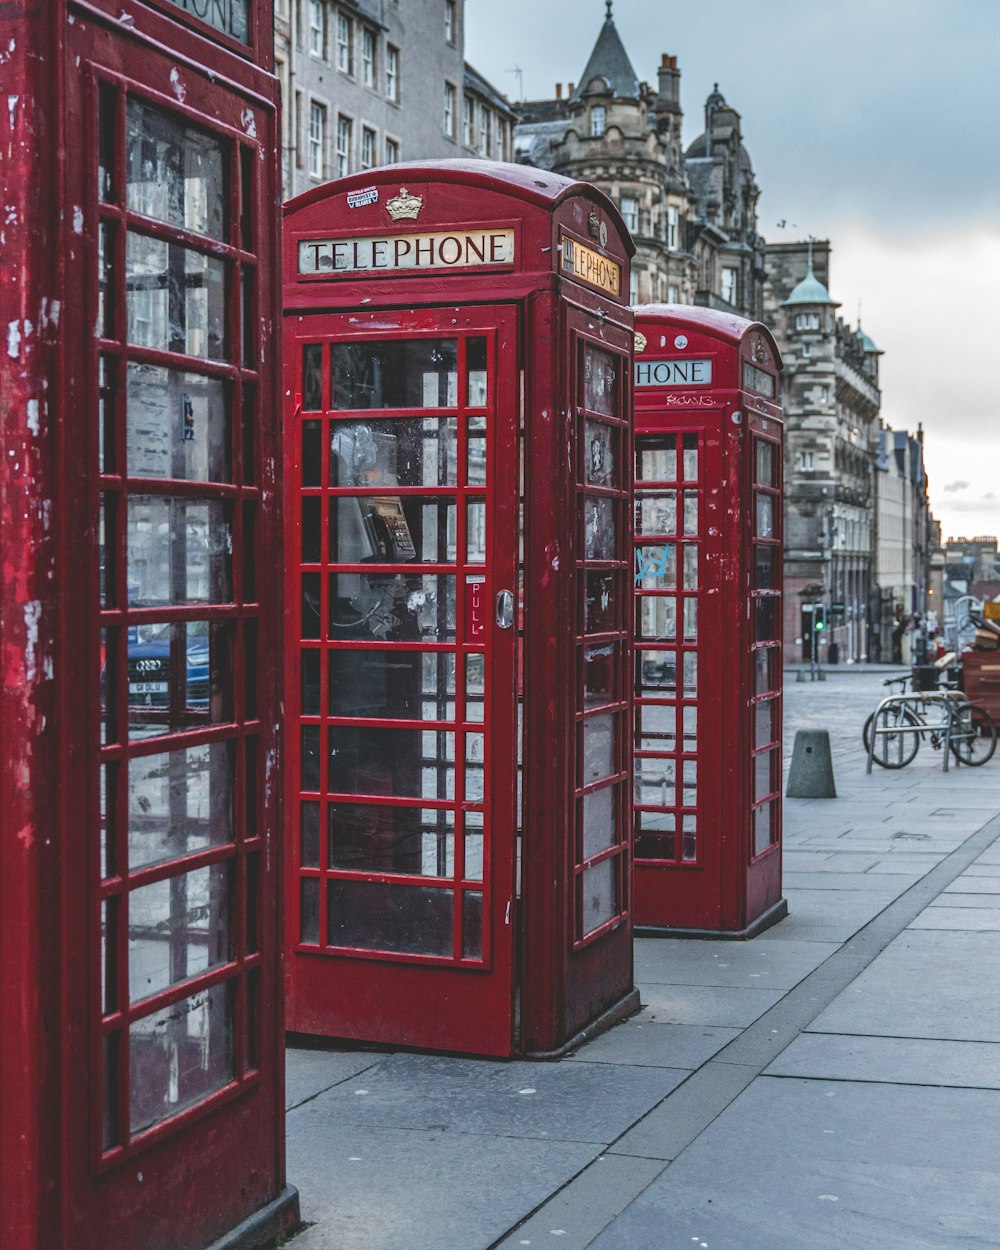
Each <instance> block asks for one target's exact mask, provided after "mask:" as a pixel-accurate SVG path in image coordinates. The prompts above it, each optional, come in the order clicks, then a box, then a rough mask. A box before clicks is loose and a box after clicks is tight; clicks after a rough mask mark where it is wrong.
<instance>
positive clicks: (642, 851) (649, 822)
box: [635, 812, 677, 859]
mask: <svg viewBox="0 0 1000 1250" xmlns="http://www.w3.org/2000/svg"><path fill="white" fill-rule="evenodd" d="M676 822H677V817H676V816H675V815H674V813H673V812H636V814H635V856H636V859H676V857H677V842H676V838H677V834H676Z"/></svg>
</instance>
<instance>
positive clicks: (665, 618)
mask: <svg viewBox="0 0 1000 1250" xmlns="http://www.w3.org/2000/svg"><path fill="white" fill-rule="evenodd" d="M638 607H639V612H638V619H637V626H638V631H639V633H638V636H639V637H640V638H643V639H646V638H648V639H649V640H650V641H655V640H656V639H660V638H662V639H664V641H673V640H674V639H675V638H676V637H677V600H676V599H675V598H674V597H673V595H669V596H663V595H656V596H652V595H649V596H643V597H641V598H640V599H639V604H638Z"/></svg>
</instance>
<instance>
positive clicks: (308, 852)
mask: <svg viewBox="0 0 1000 1250" xmlns="http://www.w3.org/2000/svg"><path fill="white" fill-rule="evenodd" d="M301 818H302V833H301V838H300V849H299V862H300V863H301V865H302V867H303V868H318V867H319V804H318V803H313V802H309V803H303V804H302V805H301Z"/></svg>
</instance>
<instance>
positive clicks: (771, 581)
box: [753, 543, 780, 590]
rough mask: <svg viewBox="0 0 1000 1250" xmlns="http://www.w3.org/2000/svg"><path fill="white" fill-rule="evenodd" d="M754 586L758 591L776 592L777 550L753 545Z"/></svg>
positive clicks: (758, 544) (756, 544)
mask: <svg viewBox="0 0 1000 1250" xmlns="http://www.w3.org/2000/svg"><path fill="white" fill-rule="evenodd" d="M753 555H754V565H755V578H754V585H755V586H756V588H757V589H758V590H778V589H780V588H779V586H778V549H777V547H765V546H762V545H761V544H760V543H754V553H753Z"/></svg>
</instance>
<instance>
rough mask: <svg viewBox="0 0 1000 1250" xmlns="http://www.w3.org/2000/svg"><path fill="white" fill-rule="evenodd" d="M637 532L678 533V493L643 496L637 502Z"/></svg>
mask: <svg viewBox="0 0 1000 1250" xmlns="http://www.w3.org/2000/svg"><path fill="white" fill-rule="evenodd" d="M635 532H636V535H643V534H665V535H666V534H676V533H677V492H676V491H675V490H664V491H659V492H658V493H657V494H655V495H648V494H641V495H637V496H636V500H635Z"/></svg>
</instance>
